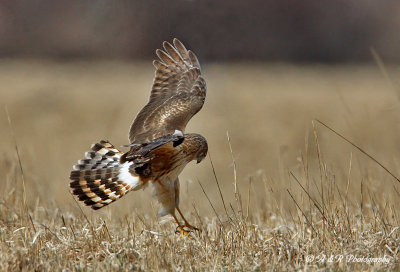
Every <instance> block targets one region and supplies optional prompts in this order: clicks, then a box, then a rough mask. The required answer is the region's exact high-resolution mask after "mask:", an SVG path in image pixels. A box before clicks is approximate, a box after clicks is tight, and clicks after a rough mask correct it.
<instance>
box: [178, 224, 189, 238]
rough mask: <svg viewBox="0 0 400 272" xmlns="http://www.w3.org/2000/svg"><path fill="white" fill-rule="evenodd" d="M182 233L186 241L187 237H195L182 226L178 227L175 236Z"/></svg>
mask: <svg viewBox="0 0 400 272" xmlns="http://www.w3.org/2000/svg"><path fill="white" fill-rule="evenodd" d="M176 233H180V234H181V235H182V239H185V236H187V237H188V238H190V239H193V237H192V236H191V235H190V230H189V231H187V230H185V229H184V227H182V226H178V227H177V228H176V230H175V234H176Z"/></svg>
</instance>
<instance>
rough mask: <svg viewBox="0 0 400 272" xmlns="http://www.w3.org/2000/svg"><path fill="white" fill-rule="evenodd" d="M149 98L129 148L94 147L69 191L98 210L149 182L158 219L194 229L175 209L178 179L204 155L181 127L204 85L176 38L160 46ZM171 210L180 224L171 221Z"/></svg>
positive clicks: (199, 142)
mask: <svg viewBox="0 0 400 272" xmlns="http://www.w3.org/2000/svg"><path fill="white" fill-rule="evenodd" d="M163 47H164V50H160V49H158V50H157V51H156V53H157V56H158V57H159V60H155V61H153V64H154V66H155V68H156V72H155V78H154V82H153V86H152V89H151V93H150V99H149V101H148V103H147V104H146V105H145V106H144V108H143V109H142V110H141V111H140V112H139V113H138V115H137V116H136V118H135V120H134V121H133V124H132V125H131V127H130V130H129V141H130V144H129V145H127V146H128V147H130V150H129V151H128V152H126V153H123V152H121V151H119V150H118V149H116V148H115V147H114V146H113V145H112V144H111V143H110V142H108V141H104V140H102V141H100V142H99V143H96V144H93V145H92V147H91V151H89V152H86V153H85V158H84V159H82V160H79V161H78V163H77V164H76V165H74V166H73V171H72V172H71V175H70V179H71V183H70V187H71V188H72V192H73V194H74V195H76V196H77V197H78V199H79V200H80V201H83V202H84V203H85V204H86V205H88V206H90V207H91V208H93V209H95V210H97V209H100V208H103V207H104V206H106V205H108V204H110V203H112V202H114V201H116V200H118V199H120V198H121V197H122V196H124V195H125V194H127V193H128V192H130V191H137V190H139V189H141V188H144V187H145V186H146V185H147V184H149V183H151V184H152V186H153V187H154V195H155V197H156V198H157V200H158V201H159V202H160V204H161V209H160V211H159V216H164V215H167V214H170V215H172V216H173V218H174V219H175V221H176V223H177V224H178V229H179V231H180V232H181V233H187V231H186V230H185V228H186V229H189V230H193V229H196V228H195V227H193V226H192V225H190V224H189V223H188V222H187V220H186V219H185V217H184V216H183V214H182V212H181V210H180V209H179V179H178V176H179V174H180V173H181V172H182V170H183V168H185V166H186V164H187V163H189V162H190V161H193V160H196V161H197V163H199V162H201V161H202V160H203V158H204V157H205V156H206V154H207V150H208V145H207V141H206V139H205V138H204V137H203V136H201V135H199V134H195V133H185V127H186V124H187V123H188V122H189V120H190V119H191V118H192V117H193V115H195V114H196V113H197V112H198V111H199V110H200V109H201V108H202V106H203V104H204V100H205V97H206V82H205V80H204V78H203V77H202V76H201V72H200V64H199V61H198V60H197V58H196V56H195V54H194V53H193V52H192V51H190V50H187V49H186V48H185V46H184V45H183V44H182V43H181V42H180V41H179V40H178V39H174V40H173V45H172V44H170V43H168V42H164V43H163ZM175 210H176V211H177V212H178V213H179V214H180V216H181V217H182V219H183V221H184V223H183V224H182V223H181V222H180V221H179V220H178V218H177V217H176V214H175Z"/></svg>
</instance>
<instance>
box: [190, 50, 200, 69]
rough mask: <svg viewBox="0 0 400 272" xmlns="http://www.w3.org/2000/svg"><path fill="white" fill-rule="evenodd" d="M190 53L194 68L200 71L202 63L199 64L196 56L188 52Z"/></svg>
mask: <svg viewBox="0 0 400 272" xmlns="http://www.w3.org/2000/svg"><path fill="white" fill-rule="evenodd" d="M188 53H189V58H190V61H191V62H192V64H193V66H195V67H197V68H199V69H200V63H199V60H198V59H197V57H196V55H195V54H194V53H193V52H192V51H190V50H189V51H188Z"/></svg>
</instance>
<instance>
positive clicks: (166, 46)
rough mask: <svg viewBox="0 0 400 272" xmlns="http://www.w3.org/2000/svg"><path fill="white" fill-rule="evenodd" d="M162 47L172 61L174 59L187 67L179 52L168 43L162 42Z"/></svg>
mask: <svg viewBox="0 0 400 272" xmlns="http://www.w3.org/2000/svg"><path fill="white" fill-rule="evenodd" d="M163 46H164V49H165V51H166V52H167V53H168V54H169V55H170V56H171V58H172V59H174V60H175V61H176V62H177V63H180V64H183V65H184V66H187V65H186V63H185V62H184V61H183V59H182V57H181V55H180V54H179V52H178V51H177V50H176V49H175V48H174V47H173V46H172V45H171V44H170V43H169V42H164V43H163Z"/></svg>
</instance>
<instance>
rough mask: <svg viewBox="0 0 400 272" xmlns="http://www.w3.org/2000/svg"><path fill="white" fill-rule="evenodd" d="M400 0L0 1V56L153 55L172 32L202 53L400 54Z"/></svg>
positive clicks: (279, 57)
mask: <svg viewBox="0 0 400 272" xmlns="http://www.w3.org/2000/svg"><path fill="white" fill-rule="evenodd" d="M399 24H400V4H399V1H397V0H386V1H376V0H364V1H348V0H337V1H329V0H322V1H313V0H303V1H296V0H283V1H268V0H267V1H266V0H251V1H239V0H233V1H229V3H227V2H226V1H222V0H216V1H211V0H180V1H176V0H174V1H167V0H146V1H145V0H134V1H126V0H125V1H110V0H99V1H89V0H86V1H85V0H72V1H70V0H57V1H52V0H39V1H29V0H20V1H7V0H6V1H1V2H0V25H1V28H0V36H1V39H0V52H1V53H0V55H1V56H3V57H27V56H28V57H47V58H49V57H50V58H66V59H69V58H84V59H88V58H101V59H104V58H123V59H144V58H146V59H148V58H152V57H153V56H154V55H153V51H154V50H153V49H154V48H157V47H158V46H159V45H160V43H161V42H162V41H164V40H170V39H171V38H173V37H179V38H181V39H183V40H184V41H185V42H186V43H187V44H188V45H190V46H192V45H193V46H194V45H195V46H196V52H197V53H198V55H200V57H201V59H205V60H209V61H232V60H246V61H247V60H256V61H265V60H274V61H296V62H299V61H317V62H343V61H369V60H370V53H369V47H371V46H372V47H374V48H375V49H376V50H377V51H378V52H380V54H381V55H382V57H383V58H385V59H387V60H390V61H398V60H400V52H399V49H398V48H400V35H398V31H399Z"/></svg>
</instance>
